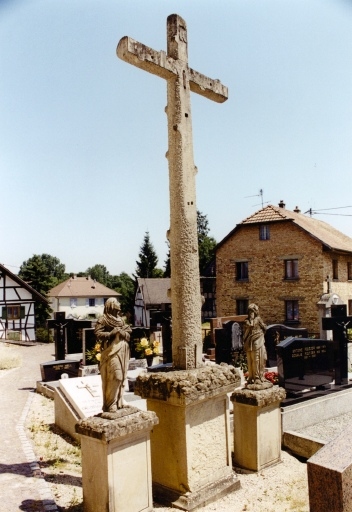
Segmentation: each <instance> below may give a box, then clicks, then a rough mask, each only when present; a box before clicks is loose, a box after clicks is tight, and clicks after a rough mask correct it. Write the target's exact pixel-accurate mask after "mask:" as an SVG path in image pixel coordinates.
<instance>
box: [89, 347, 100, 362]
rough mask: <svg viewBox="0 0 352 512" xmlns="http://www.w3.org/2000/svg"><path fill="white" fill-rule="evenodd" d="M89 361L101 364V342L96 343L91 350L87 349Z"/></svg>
mask: <svg viewBox="0 0 352 512" xmlns="http://www.w3.org/2000/svg"><path fill="white" fill-rule="evenodd" d="M86 356H87V359H88V361H92V363H93V364H99V362H100V358H101V344H100V343H98V342H97V343H96V344H95V345H94V347H93V348H92V349H91V350H87V351H86Z"/></svg>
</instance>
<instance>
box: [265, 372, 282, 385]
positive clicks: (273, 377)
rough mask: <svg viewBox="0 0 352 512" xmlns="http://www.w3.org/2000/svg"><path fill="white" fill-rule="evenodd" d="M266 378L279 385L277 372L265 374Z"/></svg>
mask: <svg viewBox="0 0 352 512" xmlns="http://www.w3.org/2000/svg"><path fill="white" fill-rule="evenodd" d="M264 378H265V379H266V380H268V381H269V382H272V383H273V384H278V383H279V374H278V373H277V372H265V373H264Z"/></svg>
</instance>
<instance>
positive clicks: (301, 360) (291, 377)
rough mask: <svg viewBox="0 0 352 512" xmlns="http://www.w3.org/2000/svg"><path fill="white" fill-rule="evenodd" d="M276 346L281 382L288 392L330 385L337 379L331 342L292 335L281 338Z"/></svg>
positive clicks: (298, 391)
mask: <svg viewBox="0 0 352 512" xmlns="http://www.w3.org/2000/svg"><path fill="white" fill-rule="evenodd" d="M276 350H277V368H278V374H279V385H280V386H282V387H283V388H285V390H286V391H287V392H291V393H301V392H302V391H303V390H306V389H311V388H320V389H322V388H323V389H324V388H325V387H330V384H331V382H332V381H333V379H334V368H333V367H334V360H333V350H332V343H331V342H329V341H326V340H319V339H313V338H294V337H292V336H291V337H288V338H286V339H285V340H283V341H281V342H280V343H279V344H278V345H277V347H276Z"/></svg>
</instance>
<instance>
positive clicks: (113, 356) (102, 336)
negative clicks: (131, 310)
mask: <svg viewBox="0 0 352 512" xmlns="http://www.w3.org/2000/svg"><path fill="white" fill-rule="evenodd" d="M120 311H121V307H120V303H119V302H118V301H117V300H116V299H115V298H110V299H108V300H107V301H106V303H105V306H104V314H103V316H102V317H101V318H99V320H98V321H97V324H96V327H95V331H94V332H95V336H96V338H97V341H98V342H99V343H100V344H101V359H100V374H101V381H102V387H103V412H116V411H117V410H118V409H121V408H122V407H123V390H124V381H125V379H126V377H127V370H128V362H129V359H130V346H129V343H128V342H129V340H130V333H131V332H132V329H131V327H130V326H129V325H127V324H126V323H125V321H124V320H123V318H121V316H120Z"/></svg>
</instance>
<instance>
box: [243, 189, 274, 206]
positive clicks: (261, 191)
mask: <svg viewBox="0 0 352 512" xmlns="http://www.w3.org/2000/svg"><path fill="white" fill-rule="evenodd" d="M247 197H260V198H261V205H262V208H263V207H264V204H269V203H270V201H266V202H265V203H264V190H263V189H262V188H261V189H260V190H259V194H255V195H254V196H245V198H247ZM253 206H259V205H258V204H254V205H253Z"/></svg>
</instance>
